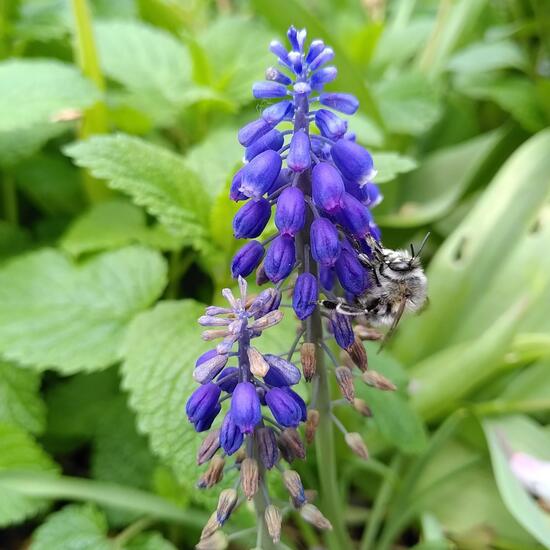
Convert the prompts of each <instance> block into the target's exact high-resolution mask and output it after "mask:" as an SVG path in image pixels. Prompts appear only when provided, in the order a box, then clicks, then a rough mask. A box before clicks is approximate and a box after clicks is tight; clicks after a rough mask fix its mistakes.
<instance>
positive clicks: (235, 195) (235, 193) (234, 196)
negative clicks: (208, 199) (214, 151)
mask: <svg viewBox="0 0 550 550" xmlns="http://www.w3.org/2000/svg"><path fill="white" fill-rule="evenodd" d="M242 177H243V168H241V169H240V170H239V171H238V172H237V173H236V174H235V175H234V176H233V180H232V181H231V188H230V189H229V198H230V199H231V200H232V201H235V202H238V201H244V200H246V199H248V197H247V196H246V195H245V194H244V193H242V192H241V191H239V187H240V186H241V179H242Z"/></svg>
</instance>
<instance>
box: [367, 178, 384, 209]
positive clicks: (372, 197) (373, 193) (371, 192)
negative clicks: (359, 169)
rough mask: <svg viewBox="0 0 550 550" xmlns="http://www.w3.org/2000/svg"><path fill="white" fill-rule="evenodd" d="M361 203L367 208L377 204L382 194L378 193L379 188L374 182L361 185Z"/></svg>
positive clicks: (380, 200)
mask: <svg viewBox="0 0 550 550" xmlns="http://www.w3.org/2000/svg"><path fill="white" fill-rule="evenodd" d="M361 195H362V197H361V198H362V201H361V202H362V203H363V204H364V205H365V206H368V207H369V208H374V207H375V206H378V205H379V204H380V203H381V202H382V199H383V198H384V196H383V195H382V193H380V188H379V187H378V185H376V183H367V184H365V185H363V187H361Z"/></svg>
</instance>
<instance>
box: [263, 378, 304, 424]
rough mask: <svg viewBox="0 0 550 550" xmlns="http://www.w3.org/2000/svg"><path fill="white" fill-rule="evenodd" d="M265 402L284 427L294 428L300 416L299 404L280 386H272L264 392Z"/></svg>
mask: <svg viewBox="0 0 550 550" xmlns="http://www.w3.org/2000/svg"><path fill="white" fill-rule="evenodd" d="M265 402H266V403H267V406H268V407H269V410H270V411H271V413H272V414H273V416H274V418H275V420H276V421H277V422H278V423H279V424H281V425H283V426H286V427H290V428H296V427H297V426H298V424H299V423H300V419H301V418H302V411H301V409H300V406H299V405H298V403H296V401H294V399H293V398H292V397H291V396H290V395H288V394H287V393H286V392H285V391H284V390H283V389H281V388H272V389H270V390H268V391H267V392H266V394H265Z"/></svg>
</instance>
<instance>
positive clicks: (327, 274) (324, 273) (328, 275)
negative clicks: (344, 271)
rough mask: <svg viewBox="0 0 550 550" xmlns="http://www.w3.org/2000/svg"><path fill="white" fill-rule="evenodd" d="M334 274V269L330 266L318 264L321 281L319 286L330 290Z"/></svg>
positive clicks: (332, 285) (333, 281)
mask: <svg viewBox="0 0 550 550" xmlns="http://www.w3.org/2000/svg"><path fill="white" fill-rule="evenodd" d="M335 278H336V274H335V273H334V269H332V268H331V267H325V266H323V265H320V266H319V280H320V281H321V286H322V287H323V288H324V289H325V290H329V291H330V290H332V289H333V288H334V283H335Z"/></svg>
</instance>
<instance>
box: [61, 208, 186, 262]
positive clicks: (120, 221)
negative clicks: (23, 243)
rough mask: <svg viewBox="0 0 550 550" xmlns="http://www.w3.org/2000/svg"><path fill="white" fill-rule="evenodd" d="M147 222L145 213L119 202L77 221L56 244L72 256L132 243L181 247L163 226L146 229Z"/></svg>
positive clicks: (85, 214)
mask: <svg viewBox="0 0 550 550" xmlns="http://www.w3.org/2000/svg"><path fill="white" fill-rule="evenodd" d="M146 222H147V220H146V217H145V212H143V210H141V209H140V208H137V207H136V206H134V205H132V204H129V203H127V202H124V201H122V200H113V201H109V202H102V203H99V204H96V205H94V206H93V207H92V208H91V209H90V210H88V212H85V213H84V214H82V216H80V217H79V218H77V219H76V220H75V221H74V222H73V223H72V224H71V226H70V227H69V229H68V230H67V232H66V233H65V234H64V235H63V237H62V239H61V241H60V243H59V244H60V245H61V248H63V249H65V250H66V251H67V252H69V254H72V255H74V256H79V255H81V254H86V253H90V252H98V251H101V250H110V249H113V248H119V247H122V246H125V245H128V244H132V243H139V244H144V245H148V246H151V247H153V248H158V249H159V250H175V249H177V248H179V247H180V242H179V241H178V239H177V238H176V237H175V236H174V235H172V234H171V233H169V232H168V231H166V230H165V229H164V228H163V227H162V226H160V225H154V226H147V225H146Z"/></svg>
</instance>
